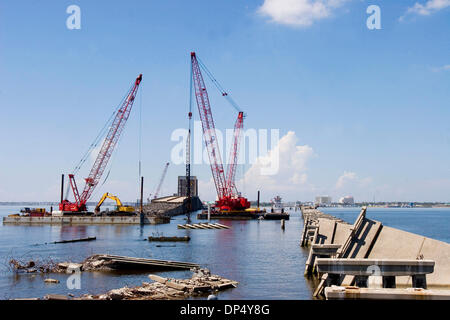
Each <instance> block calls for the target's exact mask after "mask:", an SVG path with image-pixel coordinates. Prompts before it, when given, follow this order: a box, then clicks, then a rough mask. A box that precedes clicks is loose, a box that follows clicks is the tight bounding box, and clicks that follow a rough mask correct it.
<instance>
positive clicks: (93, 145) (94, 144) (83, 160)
mask: <svg viewBox="0 0 450 320" xmlns="http://www.w3.org/2000/svg"><path fill="white" fill-rule="evenodd" d="M132 88H133V85H132V86H131V87H130V89H129V90H128V92H127V93H126V94H125V96H124V97H123V98H122V100H121V102H120V104H119V105H118V106H117V107H116V109H115V110H114V111H113V112H112V114H111V116H110V117H109V118H108V120H107V121H106V123H105V125H104V126H103V127H102V129H101V130H100V132H99V133H98V134H97V136H96V137H95V139H94V141H93V142H92V143H91V144H90V145H89V148H88V150H87V151H86V152H85V153H84V154H83V157H82V158H81V159H80V161H79V162H78V164H77V165H76V166H75V168H74V170H73V171H72V172H73V175H76V174H77V173H78V172H79V171H80V169H81V168H82V167H83V165H84V164H85V163H86V161H87V159H88V158H89V156H90V155H91V154H92V152H93V151H94V150H95V148H97V147H98V145H99V144H100V142H103V140H104V136H105V135H106V132H107V130H108V129H109V128H110V127H111V125H112V122H113V119H114V117H115V115H116V114H117V112H118V111H119V110H120V108H121V107H122V104H123V102H124V101H125V99H126V98H127V96H128V94H129V92H130V91H131V89H132ZM108 175H109V173H108ZM108 175H107V177H108ZM105 181H106V179H105ZM105 181H104V182H103V184H104V183H105ZM70 188H71V186H70V183H69V184H67V187H66V194H65V199H68V197H69V191H70Z"/></svg>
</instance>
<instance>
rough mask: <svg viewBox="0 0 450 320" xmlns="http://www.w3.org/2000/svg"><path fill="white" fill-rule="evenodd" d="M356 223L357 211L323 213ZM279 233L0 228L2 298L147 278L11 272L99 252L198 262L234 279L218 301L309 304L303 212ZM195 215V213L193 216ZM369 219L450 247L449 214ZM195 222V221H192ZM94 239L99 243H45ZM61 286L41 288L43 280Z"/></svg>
mask: <svg viewBox="0 0 450 320" xmlns="http://www.w3.org/2000/svg"><path fill="white" fill-rule="evenodd" d="M19 209H20V207H17V206H15V207H13V206H9V207H8V206H0V216H1V217H3V216H6V215H8V214H11V213H17V212H18V210H19ZM323 211H325V212H327V213H330V214H332V215H335V216H338V217H340V218H343V219H345V220H346V221H349V222H351V223H353V221H354V219H355V218H356V216H357V214H358V212H359V209H357V208H350V209H334V208H329V209H326V208H325V209H323ZM290 213H291V220H289V221H286V230H285V231H282V230H281V227H280V222H279V221H221V223H223V224H227V225H229V226H230V227H231V228H230V229H227V230H179V229H177V224H181V223H185V221H184V217H183V216H180V217H176V218H175V219H173V220H172V222H171V223H170V224H165V225H157V226H150V225H148V226H143V227H140V226H15V225H0V299H8V298H26V297H42V296H44V295H45V294H48V293H54V294H55V293H59V294H68V293H69V292H70V293H72V294H74V295H75V296H78V295H81V294H84V293H91V294H99V293H103V292H106V291H108V290H111V289H114V288H120V287H123V286H125V285H128V286H133V285H140V284H141V283H142V281H148V278H147V275H148V272H144V273H125V274H124V273H111V272H107V273H101V272H85V273H82V275H81V289H80V290H68V289H67V287H66V279H67V275H65V274H51V275H39V274H35V275H34V274H15V273H13V272H11V271H10V270H9V269H8V266H7V265H8V261H9V260H10V259H11V258H17V259H21V260H27V259H35V260H44V261H48V260H50V259H51V260H53V261H58V262H60V261H68V260H70V261H75V262H79V261H82V260H84V259H85V258H86V257H88V256H89V255H92V254H96V253H109V254H117V255H126V256H134V257H143V258H155V259H167V260H178V261H188V262H195V263H198V264H200V265H202V266H204V267H207V268H209V269H210V270H211V272H212V273H214V274H218V275H221V276H224V277H226V278H229V279H233V280H236V281H239V282H240V284H239V286H238V287H237V288H235V289H232V290H228V291H225V292H222V293H220V294H219V298H220V299H311V295H312V290H313V288H312V287H313V284H312V283H311V282H309V281H307V280H306V279H305V278H304V277H303V271H304V264H305V261H306V259H307V254H308V251H307V250H305V249H302V248H300V246H299V240H300V236H301V231H302V227H303V221H302V219H301V217H300V212H299V211H297V212H294V211H291V212H290ZM192 216H195V215H192ZM368 216H369V217H370V218H373V219H375V220H379V221H382V222H383V224H384V225H388V226H392V227H396V228H400V229H403V230H406V231H410V232H415V233H419V234H422V235H425V236H429V237H432V238H435V239H438V240H442V241H447V242H450V239H449V229H450V228H449V225H450V224H449V217H450V209H371V208H369V210H368ZM193 220H194V221H195V220H196V219H195V218H194V219H193ZM156 233H158V234H163V235H166V236H173V235H178V236H185V235H188V236H190V237H191V241H190V242H189V243H176V244H175V246H174V247H171V246H173V245H174V244H165V243H160V245H162V247H157V246H156V245H157V243H149V242H147V241H145V239H146V238H147V237H148V236H150V235H153V234H156ZM88 236H96V237H97V240H96V241H91V242H79V243H68V244H46V243H50V242H53V241H58V240H67V239H74V238H82V237H88ZM158 274H161V275H163V276H167V277H175V278H188V277H190V276H191V272H189V271H176V272H161V273H158ZM49 276H50V277H51V278H55V279H59V280H60V281H61V282H60V283H59V284H56V285H55V284H45V283H44V281H43V280H44V279H45V278H46V277H49Z"/></svg>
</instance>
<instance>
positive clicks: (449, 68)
mask: <svg viewBox="0 0 450 320" xmlns="http://www.w3.org/2000/svg"><path fill="white" fill-rule="evenodd" d="M432 70H433V71H434V72H440V71H450V64H447V65H445V66H442V67H438V68H433V69H432Z"/></svg>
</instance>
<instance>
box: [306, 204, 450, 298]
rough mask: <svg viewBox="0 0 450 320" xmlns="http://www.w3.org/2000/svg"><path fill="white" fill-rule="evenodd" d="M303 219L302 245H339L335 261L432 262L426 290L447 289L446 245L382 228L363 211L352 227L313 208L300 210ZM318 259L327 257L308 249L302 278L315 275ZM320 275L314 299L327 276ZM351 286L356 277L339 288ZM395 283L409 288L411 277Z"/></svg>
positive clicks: (449, 258)
mask: <svg viewBox="0 0 450 320" xmlns="http://www.w3.org/2000/svg"><path fill="white" fill-rule="evenodd" d="M302 216H303V219H304V221H305V229H304V231H303V234H304V235H305V236H304V239H303V240H302V246H311V245H316V244H325V245H326V244H337V245H341V248H340V249H339V250H338V252H337V254H334V255H333V257H335V258H348V259H409V260H411V259H420V260H433V261H435V267H434V272H433V273H431V274H429V275H427V285H428V288H429V289H450V244H448V243H446V242H442V241H438V240H434V239H430V238H427V237H424V236H420V235H417V234H413V233H409V232H406V231H402V230H398V229H395V228H391V227H388V226H383V224H382V223H381V222H379V221H375V220H372V219H369V218H367V217H366V209H365V208H363V210H362V211H361V213H360V215H359V216H358V218H357V219H356V221H355V223H354V224H353V225H350V224H348V223H346V222H345V221H342V220H340V219H337V218H335V217H333V216H330V215H327V214H324V213H322V212H320V211H319V210H317V209H315V208H302ZM302 238H303V237H302ZM314 247H316V246H314ZM321 257H322V258H324V257H330V256H326V255H325V256H323V255H322V256H320V254H317V252H316V253H314V250H313V249H310V256H309V258H308V260H307V262H306V269H305V275H311V274H314V272H317V269H316V268H315V267H314V264H315V260H316V258H321ZM319 276H323V277H322V281H321V282H320V284H319V286H318V287H317V289H316V292H315V293H314V295H315V296H318V295H319V294H322V293H323V289H324V285H325V283H326V281H325V280H326V277H327V274H324V275H321V274H319ZM354 283H355V277H354V276H351V275H346V276H345V277H344V278H343V279H342V281H341V284H340V285H341V286H351V285H354ZM396 284H397V287H399V288H402V287H403V288H404V287H411V285H412V277H411V276H399V277H397V281H396Z"/></svg>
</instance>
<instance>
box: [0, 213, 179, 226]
mask: <svg viewBox="0 0 450 320" xmlns="http://www.w3.org/2000/svg"><path fill="white" fill-rule="evenodd" d="M169 222H170V217H158V216H147V215H144V218H143V221H142V224H162V223H169ZM3 224H10V225H42V224H51V225H55V224H56V225H57V224H78V225H91V224H96V225H102V224H129V225H130V224H141V217H140V215H134V216H121V217H112V216H100V217H96V216H80V217H78V216H73V215H72V216H59V217H56V216H47V217H25V216H11V217H3Z"/></svg>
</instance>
